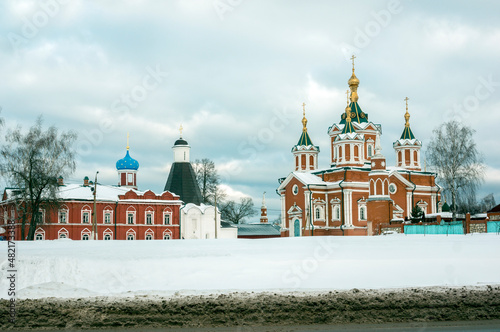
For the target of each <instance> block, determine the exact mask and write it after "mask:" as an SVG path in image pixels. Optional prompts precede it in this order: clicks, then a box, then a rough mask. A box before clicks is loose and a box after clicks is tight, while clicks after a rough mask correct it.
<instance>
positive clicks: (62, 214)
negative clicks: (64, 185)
mask: <svg viewBox="0 0 500 332" xmlns="http://www.w3.org/2000/svg"><path fill="white" fill-rule="evenodd" d="M58 217H59V218H58V220H59V223H61V224H65V223H67V222H68V207H67V206H66V205H63V206H61V208H60V209H59V213H58Z"/></svg>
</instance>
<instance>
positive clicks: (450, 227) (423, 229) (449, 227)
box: [404, 221, 489, 235]
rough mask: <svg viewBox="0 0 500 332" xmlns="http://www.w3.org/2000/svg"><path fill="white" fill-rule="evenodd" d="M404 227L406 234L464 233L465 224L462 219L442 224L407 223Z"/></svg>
mask: <svg viewBox="0 0 500 332" xmlns="http://www.w3.org/2000/svg"><path fill="white" fill-rule="evenodd" d="M404 227H405V230H404V232H405V234H429V235H433V234H446V235H450V234H464V226H463V224H462V222H461V221H457V222H449V223H446V224H441V225H405V226H404ZM488 231H489V227H488Z"/></svg>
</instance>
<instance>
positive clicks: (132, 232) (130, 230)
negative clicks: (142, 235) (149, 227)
mask: <svg viewBox="0 0 500 332" xmlns="http://www.w3.org/2000/svg"><path fill="white" fill-rule="evenodd" d="M129 235H132V236H133V237H134V238H133V240H136V239H137V234H136V232H135V231H134V230H133V229H132V228H130V229H129V230H128V231H127V233H125V240H128V241H131V240H129V239H128V236H129Z"/></svg>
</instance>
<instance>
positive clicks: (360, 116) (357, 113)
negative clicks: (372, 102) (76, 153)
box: [340, 101, 368, 124]
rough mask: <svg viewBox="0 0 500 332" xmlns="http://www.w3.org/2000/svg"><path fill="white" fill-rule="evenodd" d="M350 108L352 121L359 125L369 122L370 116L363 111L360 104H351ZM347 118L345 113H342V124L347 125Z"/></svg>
mask: <svg viewBox="0 0 500 332" xmlns="http://www.w3.org/2000/svg"><path fill="white" fill-rule="evenodd" d="M349 107H350V108H351V121H354V122H357V123H362V122H368V114H366V113H365V112H363V111H362V110H361V107H359V104H358V103H357V102H354V101H353V102H351V104H350V105H349ZM345 116H346V115H345V112H344V113H342V119H341V120H340V124H345Z"/></svg>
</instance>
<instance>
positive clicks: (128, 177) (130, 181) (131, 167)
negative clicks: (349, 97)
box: [116, 134, 139, 189]
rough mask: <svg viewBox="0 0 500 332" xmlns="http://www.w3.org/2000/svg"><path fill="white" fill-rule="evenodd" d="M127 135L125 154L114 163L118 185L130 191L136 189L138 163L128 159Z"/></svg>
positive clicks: (130, 158)
mask: <svg viewBox="0 0 500 332" xmlns="http://www.w3.org/2000/svg"><path fill="white" fill-rule="evenodd" d="M129 149H130V146H129V134H127V154H126V155H125V157H123V158H122V159H120V160H118V161H117V162H116V170H117V171H118V185H119V186H120V187H126V188H131V189H137V170H138V169H139V162H138V161H137V160H135V159H134V158H132V157H130V153H129Z"/></svg>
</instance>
